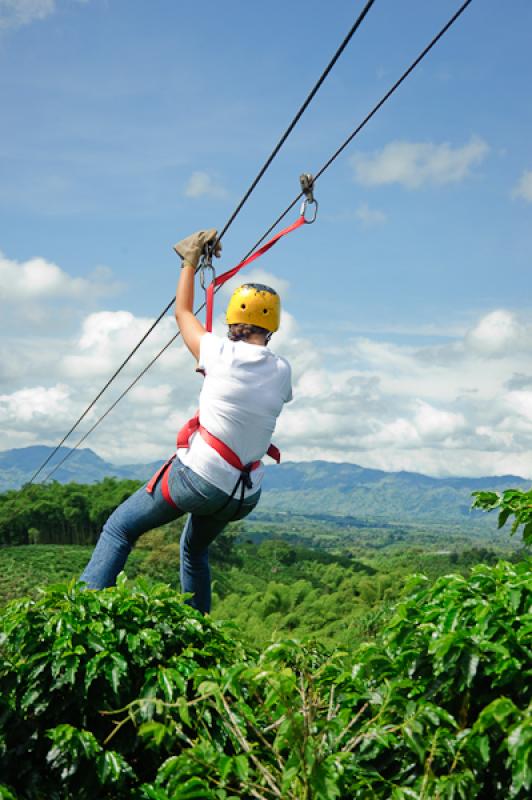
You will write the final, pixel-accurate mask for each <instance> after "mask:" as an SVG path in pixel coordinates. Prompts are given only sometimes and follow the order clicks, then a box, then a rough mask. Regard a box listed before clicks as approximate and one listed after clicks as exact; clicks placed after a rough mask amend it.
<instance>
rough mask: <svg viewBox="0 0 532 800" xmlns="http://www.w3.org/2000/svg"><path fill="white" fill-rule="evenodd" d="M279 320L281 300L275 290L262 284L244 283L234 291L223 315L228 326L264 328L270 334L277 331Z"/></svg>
mask: <svg viewBox="0 0 532 800" xmlns="http://www.w3.org/2000/svg"><path fill="white" fill-rule="evenodd" d="M280 318H281V300H280V298H279V295H278V294H277V292H276V291H275V289H272V288H270V287H269V286H264V284H262V283H245V284H244V285H243V286H240V287H239V288H238V289H236V290H235V291H234V292H233V294H232V296H231V299H230V300H229V305H228V306H227V311H226V313H225V319H226V322H227V324H228V325H235V324H238V323H242V322H243V323H245V324H246V325H257V326H258V327H259V328H265V329H266V330H267V331H270V333H273V332H274V331H276V330H278V328H279V322H280Z"/></svg>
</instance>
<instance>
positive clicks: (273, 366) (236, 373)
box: [179, 333, 292, 496]
mask: <svg viewBox="0 0 532 800" xmlns="http://www.w3.org/2000/svg"><path fill="white" fill-rule="evenodd" d="M198 368H199V369H203V370H204V371H205V380H204V382H203V387H202V390H201V393H200V397H199V412H200V421H201V424H202V425H203V427H204V428H206V429H207V430H208V431H209V433H212V435H213V436H216V437H217V438H218V439H221V441H222V442H223V443H224V444H226V445H227V446H228V447H230V448H231V450H233V452H235V453H236V454H237V456H238V457H239V458H240V460H241V462H242V463H243V464H249V462H251V461H259V460H260V459H261V458H262V457H263V456H264V454H265V453H266V450H267V449H268V447H269V445H270V443H271V440H272V435H273V432H274V429H275V423H276V421H277V417H278V416H279V414H280V413H281V410H282V408H283V405H284V404H285V403H288V402H289V401H290V400H291V399H292V376H291V370H290V365H289V364H288V362H287V361H286V360H285V359H284V358H280V357H279V356H276V355H275V354H274V353H272V351H271V350H270V349H269V348H268V347H262V346H260V345H256V344H248V343H247V342H242V341H240V342H232V341H231V340H230V339H222V338H220V337H219V336H215V335H214V334H213V333H205V334H204V335H203V336H202V337H201V339H200V356H199V361H198ZM179 458H180V459H181V461H182V462H183V463H184V464H186V465H187V467H189V468H190V469H192V470H193V471H194V472H196V473H197V474H198V475H200V476H201V477H202V478H204V479H205V480H206V481H209V483H212V484H213V485H214V486H216V487H217V488H218V489H222V491H224V492H226V493H227V494H231V492H232V491H233V489H234V486H235V484H236V482H237V480H238V478H239V476H240V472H239V470H237V469H235V468H234V467H232V466H231V465H230V464H228V463H227V461H225V459H223V458H222V457H221V456H220V455H219V454H218V453H217V452H216V450H214V449H213V448H212V447H210V445H208V444H207V442H205V440H204V439H203V438H202V437H201V435H200V434H199V433H196V434H194V436H193V437H192V438H191V444H190V447H189V449H188V450H184V449H181V450H179ZM263 474H264V467H263V466H262V465H261V466H259V467H257V469H255V470H253V472H252V473H251V480H252V482H253V488H252V489H246V496H248V495H251V494H254V493H255V492H256V491H257V490H258V489H259V487H260V485H261V483H262V478H263ZM239 492H240V489H239Z"/></svg>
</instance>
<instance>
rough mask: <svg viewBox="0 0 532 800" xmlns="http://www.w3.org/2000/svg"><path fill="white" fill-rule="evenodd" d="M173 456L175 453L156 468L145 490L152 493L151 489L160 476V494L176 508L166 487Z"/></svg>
mask: <svg viewBox="0 0 532 800" xmlns="http://www.w3.org/2000/svg"><path fill="white" fill-rule="evenodd" d="M174 458H175V453H174V455H173V456H172V457H171V458H169V459H168V461H165V462H164V464H163V465H162V467H160V468H159V469H158V470H157V472H156V473H155V475H154V476H153V477H152V478H150V480H149V481H148V485H147V486H146V491H147V492H148V494H153V491H154V489H155V487H156V485H157V482H158V481H159V479H160V478H161V477H162V480H161V492H162V495H163V497H164V499H165V500H166V502H167V503H168V504H169V505H171V506H173V507H174V508H177V506H176V504H175V503H174V501H173V500H172V497H171V495H170V489H169V488H168V475H169V472H170V470H169V467H170V464H171V463H172V461H173V460H174Z"/></svg>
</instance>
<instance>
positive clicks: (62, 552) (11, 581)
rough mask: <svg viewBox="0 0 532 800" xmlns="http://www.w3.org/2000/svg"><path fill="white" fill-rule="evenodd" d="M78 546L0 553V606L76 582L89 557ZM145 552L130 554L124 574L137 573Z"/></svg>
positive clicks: (85, 549) (22, 548)
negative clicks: (50, 586)
mask: <svg viewBox="0 0 532 800" xmlns="http://www.w3.org/2000/svg"><path fill="white" fill-rule="evenodd" d="M92 550H93V548H92V547H82V546H79V545H68V544H56V545H23V546H20V547H2V548H1V549H0V605H4V604H5V603H7V602H8V601H9V600H12V599H13V598H15V597H24V596H34V595H35V594H36V591H37V588H38V587H39V586H44V585H46V584H49V583H62V582H65V581H69V580H71V578H77V577H78V576H79V575H80V574H81V572H82V571H83V569H84V567H85V565H86V564H87V561H88V560H89V558H90V554H91V553H92ZM145 557H146V553H145V552H144V551H138V552H134V553H132V554H131V557H130V559H129V562H128V569H127V572H128V574H129V575H130V576H131V577H135V576H136V575H137V574H138V573H139V568H140V566H141V565H142V562H143V561H144V558H145Z"/></svg>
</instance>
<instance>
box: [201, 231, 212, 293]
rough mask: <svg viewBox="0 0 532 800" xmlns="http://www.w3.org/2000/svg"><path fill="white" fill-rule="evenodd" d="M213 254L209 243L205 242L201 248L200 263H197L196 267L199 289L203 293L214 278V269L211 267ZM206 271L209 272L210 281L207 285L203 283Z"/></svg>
mask: <svg viewBox="0 0 532 800" xmlns="http://www.w3.org/2000/svg"><path fill="white" fill-rule="evenodd" d="M213 253H214V248H213V247H212V245H211V244H210V243H209V242H207V244H206V245H205V247H204V248H203V253H202V254H201V258H200V262H199V266H198V272H199V278H200V285H201V288H202V289H203V290H204V291H207V287H208V286H210V285H211V283H213V282H214V279H215V278H216V271H215V269H214V267H213V265H212V256H213ZM207 270H210V271H211V280H210V282H209V283H206V282H205V272H206V271H207Z"/></svg>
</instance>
